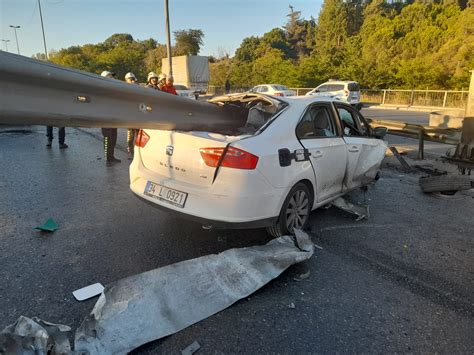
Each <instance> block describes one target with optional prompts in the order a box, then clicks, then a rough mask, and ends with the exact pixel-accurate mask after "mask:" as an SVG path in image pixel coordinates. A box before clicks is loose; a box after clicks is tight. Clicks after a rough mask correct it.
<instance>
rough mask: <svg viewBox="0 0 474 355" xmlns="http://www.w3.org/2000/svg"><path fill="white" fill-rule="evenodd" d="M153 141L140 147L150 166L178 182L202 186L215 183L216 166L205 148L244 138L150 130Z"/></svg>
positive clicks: (161, 174) (159, 173) (140, 151)
mask: <svg viewBox="0 0 474 355" xmlns="http://www.w3.org/2000/svg"><path fill="white" fill-rule="evenodd" d="M145 133H146V134H148V135H149V140H148V142H147V143H146V147H145V148H139V147H136V148H138V149H139V154H140V158H141V161H142V163H143V165H144V166H145V168H146V169H148V170H150V171H152V172H153V173H156V174H157V175H160V176H161V177H166V178H169V179H172V180H175V181H180V182H185V183H190V184H193V185H198V186H210V185H212V182H213V179H214V174H215V171H216V168H215V167H211V166H208V165H206V163H205V162H204V160H203V159H202V156H201V153H200V149H202V148H225V147H226V146H227V145H228V144H229V143H231V142H234V141H236V140H238V139H240V138H241V137H239V136H225V135H222V134H218V133H210V132H176V131H161V130H146V131H145Z"/></svg>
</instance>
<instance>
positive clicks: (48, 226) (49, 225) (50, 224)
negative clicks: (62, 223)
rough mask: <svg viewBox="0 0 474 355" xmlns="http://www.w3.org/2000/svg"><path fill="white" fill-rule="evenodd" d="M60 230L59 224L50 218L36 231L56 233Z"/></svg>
mask: <svg viewBox="0 0 474 355" xmlns="http://www.w3.org/2000/svg"><path fill="white" fill-rule="evenodd" d="M58 228H59V226H58V224H57V223H56V222H55V221H54V220H53V219H52V218H48V220H47V221H46V222H45V223H44V224H43V225H42V226H38V227H35V228H34V229H36V230H40V231H43V232H54V231H55V230H57V229H58Z"/></svg>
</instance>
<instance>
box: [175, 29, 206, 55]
mask: <svg viewBox="0 0 474 355" xmlns="http://www.w3.org/2000/svg"><path fill="white" fill-rule="evenodd" d="M173 33H174V38H175V40H176V45H175V48H174V52H173V53H174V55H197V54H198V53H199V50H200V49H201V46H202V45H203V43H204V42H203V41H202V38H203V37H204V33H203V32H202V31H201V30H181V31H174V32H173Z"/></svg>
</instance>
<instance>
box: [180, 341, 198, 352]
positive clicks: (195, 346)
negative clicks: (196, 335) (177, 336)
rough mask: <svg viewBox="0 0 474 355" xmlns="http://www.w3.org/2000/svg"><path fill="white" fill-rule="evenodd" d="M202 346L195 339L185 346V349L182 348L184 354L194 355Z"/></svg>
mask: <svg viewBox="0 0 474 355" xmlns="http://www.w3.org/2000/svg"><path fill="white" fill-rule="evenodd" d="M200 348H201V345H199V343H198V342H197V341H196V340H195V341H193V342H192V344H190V345H188V346H187V347H185V348H184V349H183V350H181V354H182V355H192V354H194V353H195V352H196V351H198V350H199V349H200Z"/></svg>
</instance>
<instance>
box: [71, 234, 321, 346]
mask: <svg viewBox="0 0 474 355" xmlns="http://www.w3.org/2000/svg"><path fill="white" fill-rule="evenodd" d="M313 251H314V247H313V243H312V242H311V240H310V238H309V236H308V235H307V234H306V233H304V232H302V231H299V230H297V231H296V237H292V236H284V237H281V238H277V239H274V240H271V241H270V242H269V243H267V244H266V245H262V246H253V247H249V248H239V249H230V250H227V251H224V252H222V253H221V254H217V255H216V254H214V255H207V256H203V257H200V258H196V259H192V260H187V261H183V262H180V263H176V264H173V265H168V266H165V267H161V268H159V269H155V270H151V271H148V272H144V273H142V274H139V275H135V276H131V277H127V278H125V279H122V280H119V281H117V282H114V283H112V284H110V285H108V286H107V287H106V288H105V290H104V293H103V294H102V295H101V296H100V298H99V300H98V301H97V303H96V305H95V307H94V309H93V310H92V313H91V314H90V315H89V316H88V317H86V319H85V320H84V322H83V323H82V325H81V326H80V327H79V329H78V330H77V331H76V341H75V350H76V351H89V353H90V354H91V355H93V354H116V353H126V352H129V351H131V350H132V349H135V348H136V347H138V346H140V345H142V344H145V343H148V342H150V341H152V340H156V339H159V338H162V337H165V336H167V335H171V334H173V333H176V332H178V331H180V330H182V329H184V328H186V327H188V326H190V325H192V324H194V323H196V322H199V321H200V320H203V319H205V318H207V317H209V316H211V315H213V314H215V313H217V312H219V311H222V310H224V309H225V308H227V307H229V306H230V305H232V304H234V303H235V302H236V301H238V300H240V299H242V298H245V297H247V296H249V295H250V294H252V293H253V292H255V291H256V290H258V289H259V288H260V287H262V286H263V285H265V284H266V283H268V282H269V281H271V280H272V279H274V278H275V277H277V276H278V275H280V274H281V273H282V272H283V271H284V270H286V269H287V268H288V267H289V266H291V265H293V264H295V263H299V262H301V261H304V260H307V259H309V258H310V257H311V255H312V254H313Z"/></svg>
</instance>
